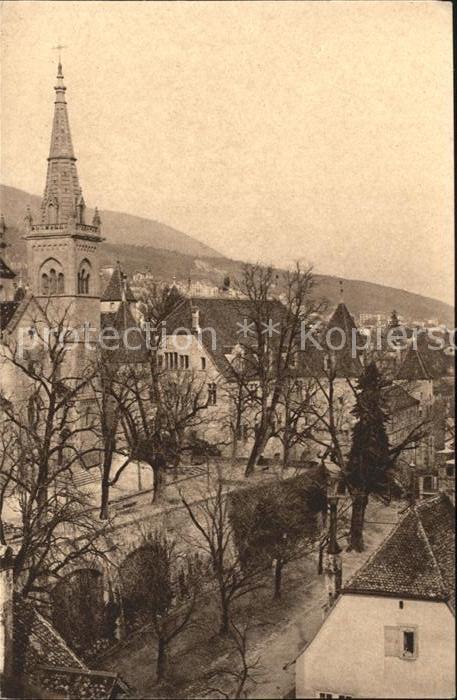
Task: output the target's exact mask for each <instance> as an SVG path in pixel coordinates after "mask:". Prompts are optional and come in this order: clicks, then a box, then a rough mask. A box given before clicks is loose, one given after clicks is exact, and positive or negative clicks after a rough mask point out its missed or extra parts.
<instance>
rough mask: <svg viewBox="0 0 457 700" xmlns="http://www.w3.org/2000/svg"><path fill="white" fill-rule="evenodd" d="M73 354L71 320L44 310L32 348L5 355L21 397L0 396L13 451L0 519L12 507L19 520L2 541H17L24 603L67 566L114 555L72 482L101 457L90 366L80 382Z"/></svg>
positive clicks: (6, 461) (5, 463)
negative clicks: (89, 417)
mask: <svg viewBox="0 0 457 700" xmlns="http://www.w3.org/2000/svg"><path fill="white" fill-rule="evenodd" d="M43 317H44V319H45V322H43ZM72 350H73V352H71V351H72ZM75 350H76V348H75V346H74V343H73V335H72V333H71V331H70V330H69V328H68V315H67V313H66V312H65V313H62V314H60V316H59V318H57V319H56V318H55V317H54V318H52V319H51V318H49V316H47V309H46V308H45V309H44V310H43V315H42V317H41V320H40V322H38V320H37V322H36V323H35V324H34V332H33V342H31V344H29V346H27V347H25V348H24V347H21V346H20V345H19V343H13V342H11V343H10V346H9V348H8V349H4V355H5V361H6V364H7V365H9V370H10V371H11V372H13V373H14V377H15V385H16V391H15V395H14V397H11V396H6V395H5V394H2V395H0V414H1V433H2V440H4V441H5V444H7V450H6V452H5V453H4V458H3V459H2V465H1V466H2V489H1V493H0V496H1V499H2V504H1V507H0V512H3V507H4V505H5V504H8V505H10V507H11V510H12V511H13V512H14V513H15V514H14V516H12V521H13V522H12V523H11V524H10V531H11V534H10V535H7V534H6V532H5V529H4V533H3V534H4V537H5V539H8V537H10V538H13V537H14V539H15V543H16V545H17V546H16V547H15V556H14V566H13V575H14V580H15V585H16V588H17V589H18V590H20V591H21V592H22V594H23V595H25V596H26V595H29V594H32V593H34V592H39V591H41V590H42V589H43V588H46V587H47V586H48V582H49V581H50V580H52V579H55V578H56V577H58V576H59V575H60V572H61V571H62V569H63V568H64V567H65V566H66V565H67V564H68V563H70V562H74V561H75V560H78V559H83V558H84V557H87V556H105V554H106V553H107V551H108V549H109V547H108V546H107V545H106V542H105V541H104V538H103V534H104V528H102V527H100V525H99V524H97V522H96V520H94V518H93V514H92V508H91V501H90V496H88V495H85V494H83V493H82V492H81V490H80V489H79V487H78V484H77V483H76V482H75V480H74V479H75V474H76V473H77V472H78V470H79V471H80V470H81V469H83V470H85V469H87V468H89V467H90V466H91V465H92V464H93V458H94V452H95V454H96V446H95V444H94V440H93V436H92V434H91V431H90V427H89V425H88V424H87V421H86V413H85V408H86V406H87V402H88V401H90V391H89V387H90V381H91V377H92V366H91V363H90V362H88V363H87V364H86V366H85V367H84V370H83V371H82V372H81V374H79V372H78V366H79V365H78V362H77V361H76V360H77V359H78V357H79V356H78V355H77V351H76V352H75Z"/></svg>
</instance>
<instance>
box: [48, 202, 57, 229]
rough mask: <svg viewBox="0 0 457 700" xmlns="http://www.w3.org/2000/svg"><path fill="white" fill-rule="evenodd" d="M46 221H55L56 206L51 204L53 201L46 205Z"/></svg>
mask: <svg viewBox="0 0 457 700" xmlns="http://www.w3.org/2000/svg"><path fill="white" fill-rule="evenodd" d="M48 223H49V224H56V223H57V207H56V206H55V205H54V204H53V202H50V203H49V205H48Z"/></svg>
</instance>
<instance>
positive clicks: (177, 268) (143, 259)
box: [0, 185, 454, 325]
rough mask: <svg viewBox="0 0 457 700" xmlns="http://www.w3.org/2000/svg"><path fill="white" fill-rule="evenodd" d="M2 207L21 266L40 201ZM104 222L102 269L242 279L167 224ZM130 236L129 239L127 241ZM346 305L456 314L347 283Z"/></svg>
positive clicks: (357, 309)
mask: <svg viewBox="0 0 457 700" xmlns="http://www.w3.org/2000/svg"><path fill="white" fill-rule="evenodd" d="M5 194H6V195H7V196H5ZM0 201H1V212H2V213H3V215H4V217H5V222H6V226H7V238H8V239H9V242H10V243H11V244H12V245H11V248H10V249H9V250H10V251H11V260H12V262H13V263H14V262H16V264H17V265H20V263H21V261H22V260H23V259H24V255H25V242H24V241H23V240H22V222H23V217H24V215H25V211H26V207H27V205H28V204H30V205H31V209H32V213H33V212H34V211H35V212H38V210H39V204H40V197H38V196H37V195H29V194H28V193H27V192H24V191H23V190H19V189H17V188H12V187H9V186H6V185H1V200H0ZM32 205H33V207H32ZM90 216H91V210H89V214H88V217H87V219H88V220H89V221H90V220H91V219H90ZM101 217H102V235H104V236H105V237H106V240H105V242H104V244H103V246H102V250H101V264H102V265H113V263H115V262H116V260H121V262H122V265H123V267H124V269H125V270H126V272H127V273H128V274H133V273H134V272H137V271H139V270H141V271H146V270H148V271H150V273H151V274H153V275H154V277H155V278H156V279H160V280H168V281H170V282H171V280H172V279H173V277H176V279H178V280H187V279H191V281H201V282H206V283H208V284H211V285H220V284H221V282H222V278H223V276H224V275H227V274H228V275H230V276H231V277H232V278H236V277H237V276H239V274H240V271H241V266H242V264H243V263H242V261H239V260H233V259H231V258H226V257H224V256H222V255H221V254H220V253H218V252H217V251H213V249H212V248H209V247H208V246H205V245H204V244H201V243H200V242H198V241H195V239H193V238H192V237H191V236H188V235H187V234H185V233H182V232H180V231H177V230H176V229H173V228H172V227H169V226H167V225H166V224H161V223H160V222H155V221H153V220H149V219H143V218H142V217H136V216H134V215H131V214H126V213H123V212H119V213H118V212H111V211H102V212H101ZM138 220H140V221H142V222H146V224H149V226H146V227H145V228H144V229H142V234H141V235H144V236H146V240H147V243H143V244H139V242H138V238H137V237H135V236H136V235H137V234H136V233H135V231H138ZM132 227H133V228H132ZM157 227H159V228H157ZM127 230H129V231H130V233H131V234H132V235H131V236H128V235H127ZM154 230H155V231H158V232H159V233H158V234H157V235H156V236H152V237H150V238H148V237H147V231H150V232H153V231H154ZM113 231H114V236H113ZM118 232H119V234H118ZM132 232H133V233H132ZM167 232H171V233H170V234H168V233H167ZM176 234H177V235H176ZM117 236H119V237H121V239H122V240H121V241H120V242H116V241H115V240H113V237H114V238H116V237H117ZM164 236H168V237H167V238H166V240H165V242H166V243H167V245H166V246H162V245H161V243H163V242H164ZM131 238H133V240H135V243H134V244H133V243H130V242H127V243H126V242H125V241H126V240H127V241H128V240H130V239H131ZM143 240H144V238H143ZM189 247H190V250H191V252H190V253H189V252H188V251H189ZM183 248H184V250H183ZM315 277H316V282H317V288H316V290H317V294H318V295H319V296H322V297H325V298H327V299H328V300H329V303H330V304H337V303H338V301H339V300H340V298H341V296H340V280H341V279H343V278H341V277H337V276H333V275H324V274H321V273H316V274H315ZM344 301H345V303H346V304H347V306H348V308H349V309H350V311H351V313H352V314H353V315H354V316H357V315H358V314H360V313H369V314H370V313H371V314H375V313H390V312H391V311H392V310H393V309H396V311H397V312H398V313H399V314H401V315H402V316H404V317H405V318H408V319H411V320H413V319H417V320H423V319H432V318H438V319H439V320H440V321H441V322H445V323H447V324H448V325H453V322H454V312H453V308H452V307H451V306H450V305H449V304H446V302H443V301H441V300H438V299H432V298H430V297H426V296H423V295H420V294H417V293H414V292H409V291H407V290H403V289H399V288H395V287H388V286H385V285H381V284H378V283H375V282H369V281H366V280H354V279H344Z"/></svg>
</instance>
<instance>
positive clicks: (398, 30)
mask: <svg viewBox="0 0 457 700" xmlns="http://www.w3.org/2000/svg"><path fill="white" fill-rule="evenodd" d="M1 19H2V26H1V44H2V46H1V62H2V88H1V108H2V126H1V147H2V151H1V181H2V182H3V183H4V184H7V185H11V186H14V187H18V188H20V189H24V190H27V191H29V192H32V193H34V194H42V191H43V188H44V181H45V170H46V157H47V155H48V149H49V140H50V132H51V122H52V113H53V100H54V91H53V86H54V82H55V75H56V62H57V52H56V51H55V50H54V49H53V47H55V46H56V45H57V44H59V43H60V44H63V45H64V46H66V48H65V49H64V50H63V51H62V63H63V68H64V71H63V72H64V76H65V84H66V86H67V101H68V108H69V115H70V124H71V131H72V136H73V144H74V147H75V151H76V155H77V157H78V171H79V176H80V181H81V184H82V187H83V192H84V196H85V200H86V203H87V204H88V206H94V205H97V206H98V207H99V209H100V210H102V211H103V209H114V210H118V211H125V212H128V213H131V214H136V215H139V216H145V217H149V218H153V219H157V220H159V221H162V222H164V223H167V224H168V225H171V226H174V227H175V228H178V229H180V230H182V231H184V232H186V233H188V234H190V235H192V236H194V237H195V238H197V239H198V240H200V241H202V242H204V243H206V244H208V245H210V246H212V247H213V248H215V249H217V250H219V251H220V252H221V253H224V254H226V255H229V256H230V257H234V258H236V259H245V260H250V261H256V260H259V261H261V262H265V263H274V264H281V265H288V264H291V263H293V261H295V260H297V259H299V260H301V261H303V262H305V263H311V264H313V265H314V269H315V270H316V272H321V273H326V274H332V275H338V276H340V275H341V276H344V277H347V278H351V279H363V280H368V281H373V282H378V283H381V284H387V285H389V286H395V287H400V288H403V289H407V290H409V291H413V292H418V293H420V294H424V295H427V296H432V297H435V298H439V299H442V300H444V301H448V302H452V301H453V267H454V250H453V217H454V211H453V124H452V120H453V112H452V14H451V4H450V3H446V2H436V1H431V2H416V1H413V2H407V1H404V2H397V1H395V0H391V1H380V2H375V1H373V2H371V1H370V0H362V1H360V2H344V1H340V2H336V1H334V2H306V1H304V2H266V1H265V2H222V3H219V2H172V3H167V2H147V3H145V2H68V1H66V2H35V1H34V2H13V1H9V2H5V3H2V4H1ZM106 233H107V234H108V236H109V232H106ZM131 242H132V243H134V241H131Z"/></svg>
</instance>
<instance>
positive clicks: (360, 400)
mask: <svg viewBox="0 0 457 700" xmlns="http://www.w3.org/2000/svg"><path fill="white" fill-rule="evenodd" d="M384 385H385V384H384V382H383V380H382V377H381V375H380V373H379V371H378V369H377V367H376V365H375V364H374V362H372V363H370V364H369V365H367V367H366V369H365V371H364V373H363V374H362V376H361V377H360V379H359V382H358V395H357V399H356V404H355V407H354V409H353V411H352V414H353V415H354V416H355V417H356V419H357V422H356V424H355V426H354V429H353V434H352V445H351V450H350V453H349V458H348V461H347V467H346V483H347V486H348V488H349V492H350V494H351V498H352V518H351V532H350V544H349V550H352V549H354V550H356V551H357V552H360V551H362V550H363V549H364V543H363V526H364V519H365V510H366V507H367V504H368V498H369V496H370V495H371V494H378V495H380V496H385V495H387V494H388V492H389V484H390V470H391V466H392V455H391V450H390V447H389V439H388V437H387V432H386V427H385V423H386V420H387V414H386V412H385V409H384V406H383V396H382V389H383V387H384Z"/></svg>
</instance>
